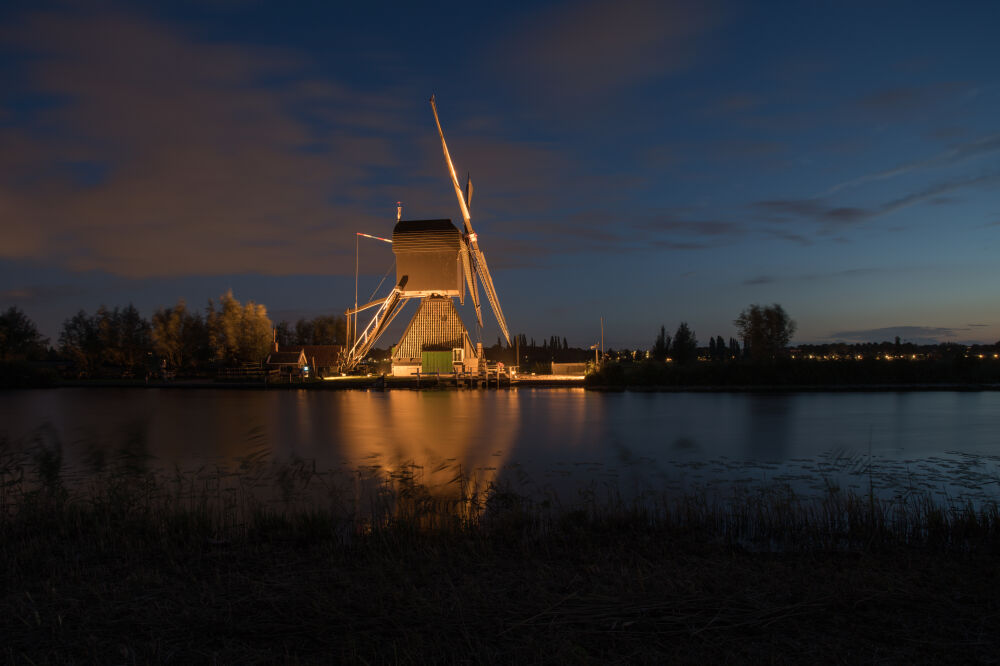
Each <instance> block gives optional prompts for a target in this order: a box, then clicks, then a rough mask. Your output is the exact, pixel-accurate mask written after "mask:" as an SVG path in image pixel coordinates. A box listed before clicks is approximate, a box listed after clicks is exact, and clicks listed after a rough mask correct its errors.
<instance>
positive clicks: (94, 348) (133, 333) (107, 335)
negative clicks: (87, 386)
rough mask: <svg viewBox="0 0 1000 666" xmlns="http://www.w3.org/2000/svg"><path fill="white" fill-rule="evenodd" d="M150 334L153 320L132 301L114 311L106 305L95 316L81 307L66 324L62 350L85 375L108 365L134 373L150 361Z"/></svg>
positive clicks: (60, 346)
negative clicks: (142, 314)
mask: <svg viewBox="0 0 1000 666" xmlns="http://www.w3.org/2000/svg"><path fill="white" fill-rule="evenodd" d="M150 335H151V327H150V324H149V322H148V321H146V320H145V319H144V318H143V317H142V316H141V315H140V314H139V311H138V310H137V309H136V308H135V307H134V306H133V305H132V304H129V305H128V306H126V307H125V308H118V307H116V308H115V309H113V310H109V309H108V308H106V307H104V306H103V305H102V306H101V307H100V308H98V310H97V312H96V313H95V314H94V315H93V316H89V315H87V313H86V312H84V311H83V310H80V311H79V312H78V313H77V314H76V315H74V316H73V317H71V318H70V319H67V320H66V321H65V322H64V323H63V328H62V332H61V333H60V335H59V351H60V353H61V354H62V355H63V356H64V357H65V358H67V359H69V360H71V361H72V362H73V364H74V365H75V367H76V368H77V372H78V373H79V374H80V375H81V376H92V375H95V374H97V373H99V371H101V370H104V369H105V368H106V367H110V368H113V369H114V370H113V371H112V372H113V373H114V374H118V375H122V376H132V375H134V374H135V373H136V372H139V371H140V370H143V369H144V368H146V367H147V365H148V364H149V363H150V360H151V359H150V356H151V355H152V340H151V337H150Z"/></svg>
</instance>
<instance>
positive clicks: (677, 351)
mask: <svg viewBox="0 0 1000 666" xmlns="http://www.w3.org/2000/svg"><path fill="white" fill-rule="evenodd" d="M671 354H672V355H673V359H674V361H676V362H677V363H690V362H691V361H694V360H696V359H697V358H698V338H696V337H695V335H694V332H693V331H692V330H691V329H690V328H688V325H687V322H684V321H682V322H681V323H680V325H679V326H678V327H677V330H676V331H675V332H674V341H673V349H672V351H671Z"/></svg>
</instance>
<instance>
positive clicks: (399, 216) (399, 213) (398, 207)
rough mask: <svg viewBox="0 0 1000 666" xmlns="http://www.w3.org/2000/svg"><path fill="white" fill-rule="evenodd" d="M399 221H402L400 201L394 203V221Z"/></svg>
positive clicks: (401, 203) (401, 204)
mask: <svg viewBox="0 0 1000 666" xmlns="http://www.w3.org/2000/svg"><path fill="white" fill-rule="evenodd" d="M401 219H403V202H402V201H397V202H396V221H397V222H399V221H400V220H401Z"/></svg>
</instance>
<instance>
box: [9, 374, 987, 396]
mask: <svg viewBox="0 0 1000 666" xmlns="http://www.w3.org/2000/svg"><path fill="white" fill-rule="evenodd" d="M375 384H376V379H375V378H372V377H344V378H338V379H336V380H328V381H309V382H298V383H294V382H293V383H270V384H264V383H261V382H217V381H214V380H211V379H206V380H197V379H195V380H177V381H170V382H162V381H156V382H148V383H147V382H143V381H141V380H115V379H109V380H68V381H60V382H56V383H55V384H52V385H49V386H36V387H31V386H22V387H3V388H0V390H23V389H59V388H90V389H104V388H134V389H170V390H185V389H190V390H203V389H218V390H227V389H228V390H240V391H247V390H252V391H288V390H305V391H350V390H354V391H381V390H386V391H391V390H461V391H468V390H486V389H484V388H483V387H474V388H469V387H458V386H455V385H454V384H453V383H452V382H449V381H448V380H447V379H437V378H432V379H427V378H422V379H420V380H417V379H414V378H409V377H387V378H386V379H385V383H384V385H383V386H382V387H376V386H375ZM518 388H530V389H534V388H539V389H558V388H584V389H586V390H587V391H594V392H596V393H887V392H928V391H942V392H963V393H970V392H972V393H974V392H980V391H1000V384H997V383H989V384H971V383H940V384H935V383H920V384H761V385H755V384H745V385H733V386H728V385H709V386H702V385H669V384H662V385H661V384H656V385H648V386H647V385H638V384H637V385H624V386H614V385H587V384H586V382H585V380H583V379H547V378H545V377H544V376H542V377H538V378H532V379H530V380H525V379H522V380H518V381H515V382H514V383H513V385H507V384H503V385H502V386H501V387H500V389H503V390H510V389H518ZM489 390H497V388H496V387H495V386H493V385H491V386H490V387H489Z"/></svg>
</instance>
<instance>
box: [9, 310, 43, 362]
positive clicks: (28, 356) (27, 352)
mask: <svg viewBox="0 0 1000 666" xmlns="http://www.w3.org/2000/svg"><path fill="white" fill-rule="evenodd" d="M48 344H49V341H48V340H47V339H46V338H43V337H42V336H41V334H40V333H39V332H38V328H36V327H35V322H33V321H31V319H29V318H28V317H27V315H25V314H24V312H22V311H21V309H20V308H17V307H13V306H12V307H9V308H7V311H6V312H4V313H3V314H0V361H23V360H34V359H38V358H41V357H42V356H43V355H44V354H45V348H46V347H47V346H48Z"/></svg>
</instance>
